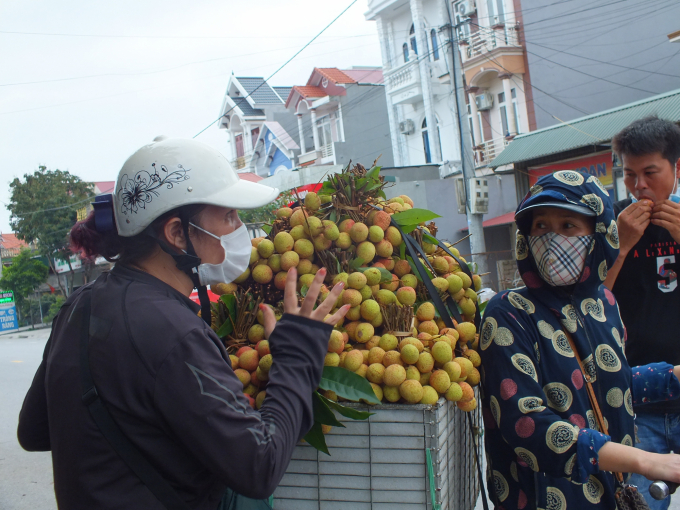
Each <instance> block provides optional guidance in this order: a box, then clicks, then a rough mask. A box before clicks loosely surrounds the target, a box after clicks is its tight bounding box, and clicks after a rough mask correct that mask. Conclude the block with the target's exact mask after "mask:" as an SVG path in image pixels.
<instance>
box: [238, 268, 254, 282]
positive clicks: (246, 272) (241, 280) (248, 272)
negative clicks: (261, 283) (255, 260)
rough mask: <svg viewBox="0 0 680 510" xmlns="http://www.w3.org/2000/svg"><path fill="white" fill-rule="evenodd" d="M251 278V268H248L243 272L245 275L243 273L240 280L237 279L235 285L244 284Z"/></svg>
mask: <svg viewBox="0 0 680 510" xmlns="http://www.w3.org/2000/svg"><path fill="white" fill-rule="evenodd" d="M249 276H250V268H249V267H248V268H246V270H245V271H243V273H241V276H239V277H238V278H236V279H235V280H234V283H243V282H245V281H246V280H247V279H248V277H249Z"/></svg>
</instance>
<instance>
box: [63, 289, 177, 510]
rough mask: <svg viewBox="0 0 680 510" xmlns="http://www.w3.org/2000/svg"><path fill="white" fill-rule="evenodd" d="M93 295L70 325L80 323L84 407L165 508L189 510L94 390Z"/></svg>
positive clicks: (85, 299)
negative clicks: (91, 317) (75, 321)
mask: <svg viewBox="0 0 680 510" xmlns="http://www.w3.org/2000/svg"><path fill="white" fill-rule="evenodd" d="M91 292H92V290H90V291H85V292H83V296H82V298H81V303H82V304H81V306H79V310H80V313H78V311H76V313H74V314H73V316H72V317H71V319H70V321H71V320H74V319H76V320H80V328H81V329H80V382H81V386H82V392H83V393H82V399H83V403H84V404H85V405H86V406H87V409H88V410H89V411H90V415H91V416H92V418H93V419H94V421H95V423H96V424H97V427H99V430H100V431H101V433H102V435H103V436H104V437H105V438H106V440H107V441H108V442H109V443H110V444H111V447H112V448H113V449H114V450H115V452H116V453H117V454H118V455H119V456H120V458H121V459H123V462H125V464H126V465H127V466H128V467H129V468H130V470H131V471H132V472H133V473H134V474H136V475H137V476H138V477H139V479H140V480H141V481H142V482H143V483H144V485H146V486H147V488H148V489H149V490H150V491H151V493H152V494H153V495H154V496H156V498H158V500H159V501H160V502H161V503H162V504H163V506H164V507H165V508H167V509H168V510H189V509H190V507H189V505H187V504H186V502H184V501H183V500H182V499H181V498H180V497H179V495H178V494H177V492H175V489H173V488H172V487H171V486H170V484H169V483H168V482H167V481H166V480H165V479H164V478H163V476H162V475H161V474H160V473H159V472H158V470H157V469H156V468H155V467H153V466H152V465H151V464H150V463H149V461H147V460H146V458H144V456H143V455H142V453H141V452H140V451H139V450H138V449H137V447H136V446H135V445H133V444H132V443H131V442H130V440H129V439H128V438H127V437H126V436H125V434H124V433H123V432H122V431H121V430H120V428H119V427H118V425H117V424H116V422H115V421H114V420H113V418H112V417H111V415H110V414H109V412H108V410H107V409H106V407H105V406H104V402H102V400H101V399H100V398H99V394H98V393H97V389H96V388H95V387H94V382H93V381H92V374H91V372H90V358H89V341H90V309H91V301H92V297H91V295H90V294H91ZM70 321H69V322H70Z"/></svg>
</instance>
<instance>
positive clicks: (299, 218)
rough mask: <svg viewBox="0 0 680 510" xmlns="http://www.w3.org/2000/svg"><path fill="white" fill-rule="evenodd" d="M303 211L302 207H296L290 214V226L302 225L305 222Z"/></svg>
mask: <svg viewBox="0 0 680 510" xmlns="http://www.w3.org/2000/svg"><path fill="white" fill-rule="evenodd" d="M305 218H306V215H305V212H304V211H303V210H302V209H296V210H294V211H293V214H291V216H290V220H289V221H290V226H291V227H297V226H298V225H303V224H304V222H305Z"/></svg>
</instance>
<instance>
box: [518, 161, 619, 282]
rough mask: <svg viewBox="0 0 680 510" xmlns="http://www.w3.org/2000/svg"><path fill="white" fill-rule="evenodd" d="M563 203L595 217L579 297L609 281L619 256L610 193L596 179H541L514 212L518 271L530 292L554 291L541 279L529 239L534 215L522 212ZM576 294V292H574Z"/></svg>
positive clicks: (566, 174) (562, 175)
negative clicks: (590, 212) (540, 205)
mask: <svg viewBox="0 0 680 510" xmlns="http://www.w3.org/2000/svg"><path fill="white" fill-rule="evenodd" d="M548 202H553V203H555V202H561V203H564V204H571V205H574V206H580V207H584V208H586V207H587V208H588V209H590V210H591V211H593V212H594V213H595V217H594V219H595V232H594V236H593V242H592V244H591V246H590V250H589V252H588V255H587V257H586V261H585V266H584V268H583V272H582V273H581V277H580V278H579V281H578V283H577V284H576V288H577V289H578V291H579V293H580V292H582V291H587V289H592V288H595V289H597V288H598V287H599V286H600V285H601V284H602V283H603V282H604V280H605V279H606V278H607V267H611V265H612V264H613V263H614V261H615V260H616V257H617V256H618V253H619V233H618V229H617V227H616V217H615V215H614V209H613V207H612V202H611V200H610V198H609V193H607V190H605V188H604V186H602V183H601V182H600V181H599V180H598V179H597V177H595V176H594V175H589V174H585V173H581V172H576V171H573V170H562V171H559V172H555V173H553V174H549V175H545V176H543V177H541V178H540V179H539V180H538V182H537V183H536V184H534V185H533V186H532V187H531V189H530V190H529V193H527V195H526V196H525V197H524V199H523V200H522V202H521V203H520V204H519V206H518V207H517V210H516V211H515V218H517V217H518V216H519V219H517V220H516V221H517V229H518V230H517V243H516V249H515V252H516V258H517V269H518V270H519V273H520V275H521V277H522V280H523V281H524V283H525V285H526V286H527V288H528V289H530V290H539V289H541V290H548V289H554V287H551V286H550V285H548V284H547V283H546V282H545V281H544V280H543V279H542V278H541V277H540V275H539V272H538V269H537V267H536V264H535V262H534V258H533V255H532V254H531V250H530V249H529V243H528V242H527V238H528V236H529V232H530V230H531V222H532V214H531V213H530V211H527V214H525V215H522V214H521V213H522V211H524V210H525V209H528V208H529V207H531V206H536V205H537V204H541V203H548ZM575 291H576V289H575Z"/></svg>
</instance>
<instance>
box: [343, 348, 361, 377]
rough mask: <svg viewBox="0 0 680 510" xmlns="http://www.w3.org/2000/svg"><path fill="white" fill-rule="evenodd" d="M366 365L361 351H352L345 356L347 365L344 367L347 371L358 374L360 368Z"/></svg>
mask: <svg viewBox="0 0 680 510" xmlns="http://www.w3.org/2000/svg"><path fill="white" fill-rule="evenodd" d="M363 363H364V355H363V354H362V353H361V351H357V350H352V351H349V352H348V353H347V355H346V356H345V363H344V365H343V366H344V367H345V368H346V369H347V370H350V371H352V372H356V371H357V370H359V367H360V366H361V365H363Z"/></svg>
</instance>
